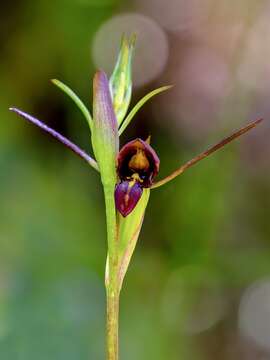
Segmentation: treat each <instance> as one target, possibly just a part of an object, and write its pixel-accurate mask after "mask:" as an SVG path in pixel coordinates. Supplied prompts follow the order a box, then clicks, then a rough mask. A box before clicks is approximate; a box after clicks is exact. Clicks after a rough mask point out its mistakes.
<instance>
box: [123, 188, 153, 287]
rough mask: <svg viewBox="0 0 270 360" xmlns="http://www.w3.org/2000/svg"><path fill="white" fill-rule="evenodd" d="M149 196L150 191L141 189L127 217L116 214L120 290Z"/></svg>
mask: <svg viewBox="0 0 270 360" xmlns="http://www.w3.org/2000/svg"><path fill="white" fill-rule="evenodd" d="M149 196H150V189H143V194H142V196H141V198H140V200H139V202H138V204H137V206H136V207H135V209H134V210H133V211H132V212H131V213H130V214H129V215H128V216H127V217H123V216H122V215H121V214H120V213H119V212H118V213H117V233H118V244H119V245H118V246H119V247H118V252H119V268H118V283H119V286H120V288H121V286H122V283H123V280H124V277H125V274H126V272H127V269H128V266H129V262H130V259H131V257H132V254H133V252H134V249H135V247H136V244H137V240H138V237H139V234H140V230H141V227H142V223H143V219H144V214H145V209H146V206H147V204H148V200H149Z"/></svg>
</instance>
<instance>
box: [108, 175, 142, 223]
mask: <svg viewBox="0 0 270 360" xmlns="http://www.w3.org/2000/svg"><path fill="white" fill-rule="evenodd" d="M142 192H143V189H142V187H141V185H140V184H139V183H138V182H136V181H134V180H131V181H128V180H126V181H122V182H120V183H118V184H117V185H116V187H115V192H114V197H115V206H116V208H117V210H118V211H119V212H120V214H121V215H122V216H124V217H126V216H128V214H130V213H131V211H132V210H133V209H134V208H135V206H136V205H137V203H138V201H139V200H140V198H141V196H142Z"/></svg>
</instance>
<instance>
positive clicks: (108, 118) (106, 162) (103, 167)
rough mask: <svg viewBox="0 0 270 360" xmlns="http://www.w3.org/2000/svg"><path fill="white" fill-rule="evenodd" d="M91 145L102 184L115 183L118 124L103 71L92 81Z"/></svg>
mask: <svg viewBox="0 0 270 360" xmlns="http://www.w3.org/2000/svg"><path fill="white" fill-rule="evenodd" d="M92 145H93V150H94V153H95V156H96V159H97V162H98V165H99V169H100V174H101V180H102V183H103V185H105V186H106V185H111V186H114V185H115V183H116V157H117V154H118V150H119V135H118V124H117V120H116V116H115V113H114V110H113V105H112V99H111V95H110V89H109V82H108V79H107V76H106V74H105V73H104V72H103V71H98V72H97V73H96V74H95V77H94V82H93V128H92Z"/></svg>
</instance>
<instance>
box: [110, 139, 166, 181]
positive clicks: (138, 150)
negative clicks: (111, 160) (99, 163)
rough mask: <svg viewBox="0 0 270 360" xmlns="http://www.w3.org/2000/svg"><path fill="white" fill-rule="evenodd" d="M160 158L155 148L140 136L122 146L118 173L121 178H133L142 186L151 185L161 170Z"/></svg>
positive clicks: (118, 158)
mask: <svg viewBox="0 0 270 360" xmlns="http://www.w3.org/2000/svg"><path fill="white" fill-rule="evenodd" d="M159 163H160V161H159V158H158V156H157V154H156V152H155V150H154V149H153V148H152V147H151V146H150V145H149V144H148V143H147V142H146V141H143V140H141V139H139V138H137V139H135V140H132V141H130V142H128V143H127V144H126V145H124V146H123V147H122V149H121V150H120V152H119V154H118V157H117V173H118V176H119V178H120V180H129V179H131V178H134V179H136V180H137V181H139V182H140V184H141V186H142V187H146V188H147V187H150V186H151V185H152V183H153V179H154V177H155V176H156V175H157V174H158V171H159Z"/></svg>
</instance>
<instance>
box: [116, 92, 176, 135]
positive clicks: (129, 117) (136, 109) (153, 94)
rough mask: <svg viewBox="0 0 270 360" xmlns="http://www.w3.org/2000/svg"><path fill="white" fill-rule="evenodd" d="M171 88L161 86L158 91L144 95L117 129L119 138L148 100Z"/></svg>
mask: <svg viewBox="0 0 270 360" xmlns="http://www.w3.org/2000/svg"><path fill="white" fill-rule="evenodd" d="M171 87H172V85H167V86H162V87H160V88H158V89H155V90H153V91H151V92H150V93H149V94H146V95H145V96H144V97H143V98H142V99H141V100H140V101H139V102H138V103H137V104H136V105H135V106H134V108H133V109H132V110H131V111H130V113H129V114H128V116H127V117H126V118H125V120H124V121H123V123H122V124H121V126H120V129H119V136H120V135H121V134H123V132H124V131H125V130H126V128H127V127H128V125H129V124H130V122H131V121H132V120H133V118H134V116H135V115H136V114H137V112H138V111H139V110H140V108H141V107H142V106H143V105H144V104H145V103H146V102H147V101H148V100H150V99H151V98H152V97H154V96H155V95H157V94H160V93H161V92H163V91H166V90H169V89H170V88H171Z"/></svg>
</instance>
